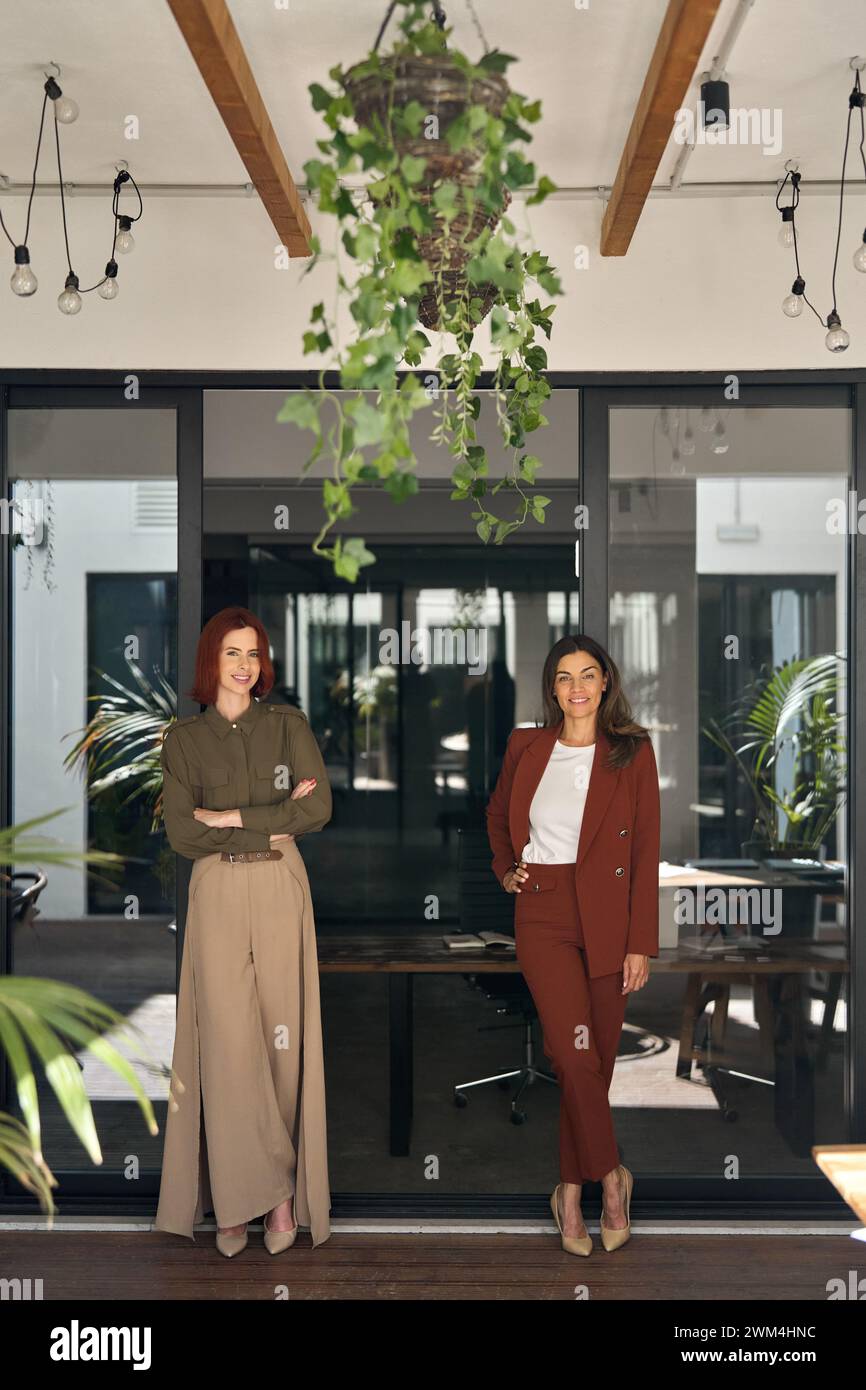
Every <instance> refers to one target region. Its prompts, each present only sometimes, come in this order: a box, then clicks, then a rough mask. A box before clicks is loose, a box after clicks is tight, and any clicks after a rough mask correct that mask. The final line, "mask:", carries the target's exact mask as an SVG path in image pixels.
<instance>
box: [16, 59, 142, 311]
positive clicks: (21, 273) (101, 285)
mask: <svg viewBox="0 0 866 1390" xmlns="http://www.w3.org/2000/svg"><path fill="white" fill-rule="evenodd" d="M51 67H53V68H55V69H56V76H52V75H51V74H50V73H46V74H45V77H46V81H45V83H44V86H43V91H44V93H45V95H44V96H43V98H42V114H41V117H40V120H39V135H38V138H37V141H36V159H35V161H34V164H33V177H32V179H31V184H30V197H29V199H28V201H27V221H26V224H25V228H24V239H23V241H22V242H20V243H18V242H16V241H15V240H14V239H13V237H12V236H10V234H9V230H8V228H7V226H6V223H5V222H4V220H3V213H2V210H0V229H2V231H3V232H4V234H5V236H6V239H7V241H8V242H9V244H10V245H11V246H12V248H13V251H14V255H15V269H14V271H13V272H12V276H11V278H10V281H9V285H10V288H11V290H12V293H13V294H15V295H17V296H18V298H19V299H29V298H31V297H32V296H33V295H34V294H35V293H36V291H37V289H38V288H39V281H38V280H37V278H36V275H35V273H34V271H33V267H32V266H31V264H30V248H29V245H28V242H29V238H30V213H31V209H32V205H33V196H34V194H35V192H36V176H37V172H38V169H39V155H40V152H41V149H42V135H43V131H44V127H45V112H46V110H47V107H48V102H49V101H50V102H51V103H52V109H53V114H54V142H55V146H56V149H57V181H58V186H59V189H60V210H61V217H62V221H63V239H64V243H65V246H66V264H67V267H68V273H67V275H66V280H65V282H64V286H63V289H62V290H61V292H60V294H59V295H58V297H57V307H58V309H59V310H60V312H61V313H62V314H66V315H67V316H69V315H73V314H77V313H80V311H81V305H82V302H83V301H82V295H85V294H89V293H90V291H91V290H96V291H97V292H98V294H99V296H100V298H102V299H109V300H110V299H116V298H117V295H118V292H119V286H118V283H117V261H116V260H115V253H116V252H119V253H120V254H122V255H125V254H128V253H129V252H130V251H131V250H132V249H133V247H134V246H135V238H134V237H133V235H132V232H131V230H130V229H131V227H132V224H133V222H137V221H138V219H139V218H140V217H141V215H142V212H143V211H144V205H143V203H142V201H141V193H140V192H139V189H138V185H137V183H136V182H135V179H134V178H133V177H132V175H131V174H130V172H129V170H128V169H127V168H126V167H125V166H126V161H125V160H123V161H121V163H122V164H123V166H124V167H122V168H121V167H120V166H118V172H117V177H116V178H115V180H114V196H113V198H112V204H111V210H112V216H113V219H114V237H113V240H112V244H111V255H110V257H109V259H108V262H107V264H106V267H105V274H104V275H103V278H102V279H101V280H98V281H97V282H96V284H95V285H90V286H88V287H87V289H84V290H82V289H81V286H80V283H79V279H78V276H77V275H76V273H75V271H74V270H73V267H72V259H71V257H70V253H69V233H68V228H67V225H66V196H65V192H64V187H63V168H62V165H61V160H60V127H61V126H62V125H71V124H72V123H73V122H74V121H75V120H77V119H78V114H79V108H78V103H77V102H76V101H73V100H72V98H71V97H68V96H66V95H65V93H64V92H63V89H62V87H61V86H60V85H59V83H58V81H57V78H58V77H59V76H60V67H59V66H58V64H57V63H54V62H52V63H51ZM127 182H129V183H131V184H132V186H133V188H134V189H135V192H136V196H137V198H138V212H137V213H136V214H135V216H134V217H133V216H130V215H129V214H127V213H123V214H121V212H120V207H119V202H120V194H121V190H122V189H123V186H124V184H126V183H127Z"/></svg>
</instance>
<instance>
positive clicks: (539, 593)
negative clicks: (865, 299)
mask: <svg viewBox="0 0 866 1390" xmlns="http://www.w3.org/2000/svg"><path fill="white" fill-rule="evenodd" d="M482 394H483V393H482ZM285 398H286V393H285V392H280V391H247V390H241V391H233V390H225V391H222V390H215V391H206V392H205V404H204V441H205V455H204V537H203V546H204V555H205V568H204V615H205V617H209V616H210V615H211V614H212V613H214V612H215V611H217V610H218V609H219V608H221V607H224V606H225V605H227V604H229V603H231V602H238V603H243V604H245V605H247V606H248V607H250V608H251V609H252V610H253V611H254V612H256V613H258V614H259V615H260V616H261V617H262V619H263V621H264V622H265V625H266V627H267V629H268V632H269V635H270V638H271V643H272V652H271V656H272V659H273V661H274V666H275V669H276V672H277V683H276V687H275V689H274V691H272V693H271V695H270V696H269V697H268V698H269V699H270V700H274V701H278V702H280V701H285V702H287V703H289V704H295V705H299V706H300V707H301V708H302V709H303V710H304V711H305V713H306V714H307V715H308V717H309V720H310V724H311V726H312V728H313V731H314V733H315V734H316V737H317V738H318V740H319V743H320V746H321V749H322V753H323V757H324V760H325V764H326V767H327V770H328V777H329V780H330V782H331V786H332V788H333V793H334V813H333V818H332V820H331V822H330V823H329V824H328V825H327V826H326V827H325V829H324V831H323V832H322V833H321V834H316V835H310V836H306V837H304V838H303V839H302V840H301V841H300V842H299V847H300V850H301V853H302V855H303V857H304V860H305V863H306V866H307V870H308V873H309V876H310V882H311V887H312V893H313V902H314V907H315V916H316V929H317V933H318V937H319V942H320V948H321V950H322V951H323V952H325V953H327V952H328V950H329V939H330V938H333V937H349V938H350V945H349V948H348V955H349V958H350V959H351V955H352V945H351V941H353V940H354V939H357V941H358V946H357V954H358V956H359V958H363V957H364V955H365V953H366V955H367V956H369V957H371V958H372V957H373V956H375V960H376V961H377V963H378V964H379V966H380V967H381V968H377V969H372V970H366V971H365V970H360V971H359V970H351V969H350V970H348V971H347V972H346V973H341V972H339V971H336V972H327V971H326V972H323V974H322V979H321V992H322V1010H323V1020H324V1027H325V1040H326V1058H325V1061H326V1075H327V1091H328V1133H329V1140H330V1152H329V1163H330V1177H331V1189H332V1192H334V1193H335V1194H336V1195H337V1197H338V1198H343V1197H345V1196H346V1195H347V1194H354V1193H359V1192H363V1193H374V1194H378V1195H382V1196H387V1195H388V1194H389V1193H395V1194H396V1193H408V1192H411V1193H416V1194H418V1198H419V1201H426V1200H428V1199H429V1195H430V1192H431V1189H432V1188H433V1187H434V1186H435V1191H436V1193H437V1194H445V1195H447V1194H455V1193H457V1194H461V1195H466V1194H469V1195H477V1196H479V1197H481V1198H483V1199H485V1200H489V1201H493V1202H495V1201H496V1200H498V1198H497V1194H509V1193H518V1194H519V1193H535V1192H539V1191H543V1190H544V1187H545V1184H546V1183H547V1182H548V1177H549V1173H550V1171H551V1168H550V1165H551V1163H552V1161H553V1155H554V1154H555V1150H556V1126H557V1115H558V1107H557V1102H556V1098H555V1097H551V1096H549V1095H548V1094H547V1089H548V1088H545V1090H544V1092H543V1093H542V1092H541V1088H540V1087H537V1086H536V1087H535V1088H533V1093H532V1097H531V1104H530V1105H529V1106H528V1108H529V1111H530V1113H531V1114H532V1116H533V1121H534V1122H533V1124H532V1125H527V1126H526V1127H525V1128H524V1129H520V1130H519V1129H518V1128H517V1127H516V1126H514V1125H512V1124H511V1123H510V1109H509V1100H510V1098H509V1096H508V1095H507V1094H504V1093H503V1092H501V1091H500V1090H499V1089H498V1088H497V1087H496V1086H492V1087H487V1088H485V1089H483V1090H482V1091H481V1092H477V1093H476V1096H474V1097H473V1099H472V1101H471V1104H470V1105H469V1106H468V1107H467V1109H466V1110H460V1109H457V1108H456V1106H455V1104H454V1086H455V1084H456V1083H457V1082H458V1081H461V1080H465V1079H467V1078H468V1077H472V1076H485V1075H490V1074H491V1073H493V1072H496V1071H501V1070H502V1069H503V1067H504V1066H505V1065H506V1064H509V1065H510V1064H512V1063H513V1065H515V1066H519V1065H520V1064H521V1063H522V1060H523V1046H524V1044H523V1035H522V1023H521V1022H520V1016H519V1014H518V1015H516V1016H515V1021H516V1023H517V1026H516V1027H514V1028H511V1027H509V1028H507V1029H506V1031H502V1032H500V1031H499V1030H498V1026H497V1025H498V1024H499V1019H498V1017H497V1012H496V1009H497V1002H496V1001H495V1000H492V999H490V998H488V997H486V996H485V995H484V994H483V993H482V991H481V990H480V989H477V988H474V987H472V986H471V984H470V981H469V980H468V979H467V978H466V977H464V975H462V974H460V973H457V972H455V973H452V974H436V973H435V972H434V973H422V974H419V975H418V976H417V977H416V980H415V986H414V991H415V993H414V998H415V1011H414V1038H415V1105H414V1115H413V1123H412V1141H411V1146H410V1149H411V1152H410V1154H408V1155H406V1156H400V1155H395V1154H393V1153H391V1152H390V1149H389V1111H388V1107H389V1071H388V1055H389V1054H388V1048H389V1031H388V1029H389V979H390V977H389V973H388V970H387V962H388V960H389V959H390V957H391V956H395V957H399V955H400V951H401V950H403V949H405V946H406V943H407V941H408V942H409V943H414V942H418V943H423V942H425V941H427V942H432V943H434V944H435V946H436V947H437V948H440V947H441V942H442V935H443V933H452V932H456V931H458V930H459V929H460V928H461V927H462V928H463V929H464V930H469V931H472V930H476V929H477V927H478V923H477V921H475V920H474V919H472V918H471V917H470V916H469V915H468V913H467V908H466V905H465V902H463V901H462V889H461V884H463V883H465V882H467V881H468V879H469V876H470V869H469V868H466V867H464V863H465V862H468V858H469V850H468V849H467V848H466V847H467V846H468V845H469V844H471V845H472V851H471V852H472V854H473V855H475V856H480V858H479V859H478V860H477V862H478V865H479V867H478V868H477V869H476V868H475V866H474V863H473V865H472V867H471V872H472V873H474V874H475V877H476V879H477V881H478V884H479V894H480V897H485V898H489V899H495V905H496V906H497V908H498V909H499V910H500V911H501V914H502V917H501V923H497V924H498V925H501V926H502V928H503V929H504V930H510V929H511V921H510V918H509V913H510V908H511V906H512V904H511V900H509V899H508V898H507V897H506V895H505V894H503V893H501V891H500V890H499V889H498V888H497V885H496V882H495V879H494V878H493V874H492V872H491V871H490V869H489V865H490V851H489V847H488V846H487V842H486V830H485V822H484V806H485V804H486V801H487V799H488V797H489V795H490V792H491V790H492V788H493V786H494V784H495V782H496V778H497V776H498V773H499V768H500V765H501V760H502V755H503V753H504V750H505V745H506V742H507V739H508V735H509V734H510V732H511V730H512V728H513V727H514V725H515V724H531V723H533V722H534V721H535V719H536V718H537V717H538V716H539V715H540V714H541V699H540V696H541V691H540V677H541V667H542V663H543V660H544V657H545V655H546V653H547V651H548V649H549V647H550V646H551V644H552V643H553V642H554V641H556V640H557V639H558V638H559V637H560V636H562V635H563V633H564V632H566V631H568V630H569V629H570V628H576V627H578V626H579V620H580V615H579V603H578V579H577V577H576V574H575V552H574V539H575V534H576V532H575V530H574V509H575V505H576V503H577V501H578V409H577V393H576V392H574V391H567V390H562V391H556V392H555V393H554V396H553V398H552V399H551V401H549V402H548V403H547V405H546V407H545V415H546V416H547V417H548V418H549V421H550V423H549V426H548V427H547V428H546V429H544V430H543V431H540V434H539V439H538V443H537V445H536V446H534V447H537V450H538V453H539V455H540V456H541V457H542V459H543V469H542V470H540V472H539V483H541V476H542V472H543V475H544V482H543V491H544V493H545V495H548V496H550V497H551V499H552V500H551V504H550V506H549V507H548V509H547V513H546V518H547V519H546V521H545V524H544V527H543V528H542V527H539V526H538V525H537V524H535V523H532V522H529V523H528V524H527V525H526V527H525V528H524V529H523V531H522V532H521V533H517V534H515V535H513V536H511V537H509V539H508V542H507V543H506V544H505V545H504V546H494V545H490V546H486V547H485V546H483V545H482V544H481V542H480V540H479V539H478V538H477V536H476V535H475V530H474V528H475V523H474V521H473V520H472V518H471V515H470V511H471V508H469V507H466V506H465V505H464V506H458V505H457V504H456V503H454V502H451V501H450V500H449V493H450V492H451V484H450V481H449V479H450V472H451V468H452V466H453V459H451V457H450V455H447V454H444V455H443V451H442V450H436V449H435V448H434V447H433V446H432V445H431V444H430V442H429V440H428V438H427V435H429V433H430V431H431V429H432V424H433V422H432V420H431V421H425V420H423V419H421V420H420V423H419V425H418V428H417V429H416V430H415V433H414V437H413V441H412V443H413V451H414V453H415V456H416V459H417V472H418V478H419V483H420V490H419V492H418V494H417V495H416V496H414V497H410V498H409V499H408V500H407V501H406V502H404V503H402V504H401V505H399V506H397V505H395V504H394V502H393V501H392V500H391V499H390V498H389V497H387V496H384V495H382V494H381V493H374V492H372V491H371V490H369V489H363V490H360V489H359V490H358V494H356V502H357V504H358V506H359V515H358V516H357V517H353V518H352V520H351V521H350V522H348V523H346V525H345V526H344V527H342V528H341V529H343V530H344V531H346V530H349V531H350V532H351V533H354V534H359V535H362V536H363V537H364V538H365V541H366V543H367V544H368V546H369V547H370V548H371V549H372V550H373V551H374V553H375V555H376V563H375V564H374V565H371V566H369V567H366V568H364V569H362V570H361V573H360V576H359V579H358V582H357V583H356V584H354V585H348V584H346V583H345V582H344V581H342V580H339V579H336V578H335V577H334V574H333V572H332V570H331V567H330V566H329V565H328V564H327V563H326V562H324V561H322V560H320V559H318V558H317V557H316V556H314V555H313V554H311V551H310V546H311V543H312V541H313V539H314V537H315V535H316V533H317V531H318V529H319V527H320V525H321V469H320V468H319V467H318V466H316V468H315V469H314V470H312V478H306V477H304V476H303V475H302V465H303V462H304V459H305V457H306V453H307V451H308V443H309V436H307V435H305V434H304V433H303V432H301V431H299V430H298V429H297V428H296V427H295V426H294V425H290V424H278V423H277V415H278V414H279V412H280V409H281V407H282V405H283V402H284V401H285ZM479 430H480V434H481V437H482V438H483V439H484V440H485V442H486V443H487V444H488V447H489V450H490V459H491V464H490V468H491V478H494V477H496V476H497V469H498V468H500V467H501V466H502V465H503V463H504V462H505V455H504V454H503V453H502V450H501V447H500V448H499V449H498V450H497V446H496V439H497V436H496V428H495V417H494V416H493V412H492V406H488V405H486V403H485V405H483V406H482V412H481V418H480V421H479ZM542 436H543V438H542ZM250 460H255V463H254V465H252V466H251V465H250V463H249V461H250ZM239 461H240V462H239ZM497 500H498V499H494V503H495V502H496V501H497ZM277 508H282V509H283V510H285V509H286V508H287V509H288V513H289V516H290V527H289V530H288V533H287V532H285V531H278V530H276V529H275V527H274V515H275V509H277ZM464 850H465V855H466V860H465V861H464V860H462V859H461V853H462V851H464ZM488 879H489V882H488ZM479 900H480V899H479ZM482 925H483V924H482ZM492 925H496V924H492ZM468 973H469V972H467V974H468ZM502 978H503V979H506V983H508V980H510V978H511V977H507V978H506V977H502ZM491 1025H492V1027H493V1030H494V1031H490V1028H491ZM537 1046H538V1049H539V1053H540V1051H541V1042H540V1037H539V1038H538V1039H537ZM431 1152H432V1153H436V1154H437V1155H438V1156H439V1159H440V1163H441V1180H440V1181H439V1182H438V1183H437V1184H435V1185H433V1184H430V1183H429V1182H428V1181H427V1180H426V1179H425V1177H424V1169H423V1162H422V1161H420V1159H419V1155H420V1156H421V1158H423V1155H424V1154H429V1153H431Z"/></svg>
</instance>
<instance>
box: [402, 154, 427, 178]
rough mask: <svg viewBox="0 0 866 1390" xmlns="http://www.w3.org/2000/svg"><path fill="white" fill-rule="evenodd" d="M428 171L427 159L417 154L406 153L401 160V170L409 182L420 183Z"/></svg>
mask: <svg viewBox="0 0 866 1390" xmlns="http://www.w3.org/2000/svg"><path fill="white" fill-rule="evenodd" d="M426 171H427V161H426V159H422V158H421V156H420V155H417V154H404V156H403V158H402V159H401V160H400V172H401V174H402V175H403V177H404V179H405V180H406V182H407V183H411V184H415V183H420V182H421V180H422V179H423V177H424V175H425V173H426Z"/></svg>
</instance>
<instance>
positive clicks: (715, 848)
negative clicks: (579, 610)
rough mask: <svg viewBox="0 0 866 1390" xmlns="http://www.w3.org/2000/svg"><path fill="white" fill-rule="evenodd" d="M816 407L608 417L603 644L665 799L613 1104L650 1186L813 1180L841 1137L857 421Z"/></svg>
mask: <svg viewBox="0 0 866 1390" xmlns="http://www.w3.org/2000/svg"><path fill="white" fill-rule="evenodd" d="M825 399H826V403H824V401H823V400H822V401H821V403H819V404H816V405H808V404H800V403H799V402H800V401H801V400H802V396H800V395H798V394H797V393H793V392H792V393H790V394H788V393H783V392H781V391H780V392H779V393H778V397H777V400H778V404H776V403H775V402H774V403H772V404H761V405H757V404H756V405H750V404H749V402H748V393H747V392H744V393H743V399H742V400H741V402H740V403H738V404H737V405H736V406H728V405H727V404H719V403H718V402H715V403H714V402H713V401H712V400H711V399H710V398H709V396H708V395H707V393H706V392H699V391H693V392H690V391H688V390H682V391H679V392H677V391H670V392H663V393H659V396H658V399H657V400H652V393H650V392H649V391H646V390H642V391H640V392H635V393H629V392H624V393H622V396H621V397H618V398H613V397H608V399H607V406H608V416H607V429H608V439H609V461H610V472H609V489H610V490H609V528H608V535H607V546H608V563H607V584H608V600H607V601H608V622H609V646H610V650H611V652H612V655H613V656H614V658H615V660H616V661H617V662H618V663H619V665H620V666H621V669H622V673H623V678H624V683H625V688H626V692H627V693H628V695H629V697H630V699H631V701H632V704H633V707H634V712H635V717H636V718H637V719H638V720H639V722H641V723H642V724H644V725H646V726H647V727H648V728H649V730H650V732H651V736H652V739H653V744H654V747H655V751H656V756H657V761H658V766H659V773H660V779H661V798H662V849H661V853H662V859H663V861H664V862H663V863H662V865H661V868H660V888H659V897H660V905H661V946H662V951H661V955H660V958H659V960H658V961H656V962H654V963H653V966H652V973H651V978H650V982H649V985H648V986H647V988H646V989H645V990H643V991H641V992H640V993H639V994H638V995H637V996H636V997H635V998H634V999H633V1001H631V1003H630V1005H629V1010H628V1014H627V1020H628V1022H627V1031H626V1034H625V1037H626V1039H627V1040H628V1041H627V1043H626V1044H625V1047H626V1051H625V1053H624V1054H623V1056H622V1057H621V1063H622V1064H621V1065H618V1066H617V1069H616V1074H615V1078H614V1083H613V1091H612V1096H613V1101H614V1104H615V1105H616V1107H617V1123H618V1132H619V1133H620V1135H621V1137H622V1141H623V1144H624V1146H625V1147H626V1149H627V1150H630V1149H631V1147H632V1144H636V1146H637V1147H638V1149H639V1159H638V1158H637V1155H635V1161H636V1162H639V1163H640V1167H641V1169H642V1171H644V1172H647V1173H657V1174H659V1175H666V1174H676V1173H682V1172H686V1173H688V1174H690V1175H692V1176H696V1177H702V1178H703V1177H708V1178H711V1177H718V1178H724V1177H726V1176H728V1175H729V1168H730V1164H731V1162H732V1161H736V1165H737V1173H736V1176H738V1177H740V1178H746V1179H748V1178H755V1179H761V1178H766V1177H769V1176H773V1177H776V1178H778V1177H780V1176H784V1177H793V1176H803V1177H810V1178H815V1177H816V1168H815V1164H814V1161H813V1159H812V1156H811V1146H812V1145H813V1144H815V1143H818V1142H831V1143H832V1142H844V1141H846V1139H847V1137H848V1136H847V1125H846V1115H845V1084H844V1078H845V1070H846V1049H847V1046H848V1001H849V991H848V976H849V960H850V952H849V938H848V931H849V912H848V905H849V895H848V880H849V873H848V869H849V866H848V863H847V855H846V833H847V828H848V826H847V816H846V808H845V794H846V789H847V750H848V746H849V721H848V710H849V699H848V669H847V667H848V661H847V657H848V627H849V613H848V580H849V575H848V566H849V554H850V545H849V536H848V527H847V520H846V518H847V499H848V493H849V487H850V486H851V467H852V417H851V412H850V410H849V408H848V406H847V405H846V403H845V401H846V392H845V391H844V390H841V391H840V390H836V389H835V388H834V389H833V390H832V391H828V392H827V395H826V398H825ZM619 400H621V401H622V403H621V404H619V403H618V401H619ZM626 1063H627V1064H626ZM723 1120H726V1121H728V1123H722V1121H723ZM638 1134H639V1136H640V1138H639V1143H638V1141H637V1136H638ZM686 1156H687V1157H686ZM732 1156H733V1159H732ZM742 1190H743V1189H742V1188H738V1186H737V1184H731V1185H730V1186H729V1187H728V1188H727V1191H728V1192H730V1193H731V1194H733V1193H735V1192H742Z"/></svg>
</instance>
